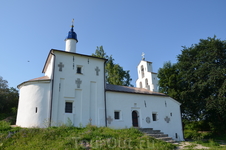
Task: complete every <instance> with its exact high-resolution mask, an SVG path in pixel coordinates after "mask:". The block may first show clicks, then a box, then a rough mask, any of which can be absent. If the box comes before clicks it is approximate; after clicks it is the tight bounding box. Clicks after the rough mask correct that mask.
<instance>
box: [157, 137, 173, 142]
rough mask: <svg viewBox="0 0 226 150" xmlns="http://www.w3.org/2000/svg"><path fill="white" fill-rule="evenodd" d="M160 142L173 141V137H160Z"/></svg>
mask: <svg viewBox="0 0 226 150" xmlns="http://www.w3.org/2000/svg"><path fill="white" fill-rule="evenodd" d="M156 139H158V140H163V141H170V140H173V139H172V138H171V137H159V138H156Z"/></svg>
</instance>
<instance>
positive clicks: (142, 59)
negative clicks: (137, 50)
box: [141, 52, 145, 60]
mask: <svg viewBox="0 0 226 150" xmlns="http://www.w3.org/2000/svg"><path fill="white" fill-rule="evenodd" d="M144 55H145V53H144V52H142V55H141V56H142V60H145V58H144Z"/></svg>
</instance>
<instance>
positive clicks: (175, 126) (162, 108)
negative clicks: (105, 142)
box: [107, 91, 184, 141]
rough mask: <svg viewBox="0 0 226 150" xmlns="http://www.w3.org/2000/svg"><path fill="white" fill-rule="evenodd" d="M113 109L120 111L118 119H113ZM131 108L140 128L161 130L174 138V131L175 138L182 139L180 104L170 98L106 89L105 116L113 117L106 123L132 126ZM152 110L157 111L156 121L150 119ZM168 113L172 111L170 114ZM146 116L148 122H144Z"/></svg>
mask: <svg viewBox="0 0 226 150" xmlns="http://www.w3.org/2000/svg"><path fill="white" fill-rule="evenodd" d="M145 103H146V106H145ZM115 110H116V111H120V112H121V119H120V120H115V119H114V111H115ZM133 110H136V111H137V112H138V116H139V118H138V122H139V127H140V128H153V129H154V130H161V131H162V132H164V133H165V134H168V135H169V136H170V137H172V138H174V139H175V133H177V134H178V138H177V139H175V140H180V141H181V140H184V138H183V132H182V124H181V117H180V104H179V103H178V102H176V101H175V100H173V99H172V98H170V97H164V96H152V95H142V94H130V93H120V92H111V91H107V116H108V117H109V116H111V118H113V121H112V122H111V124H109V123H108V126H109V127H112V128H126V127H127V128H129V127H132V111H133ZM153 112H154V113H157V121H153V120H152V113H153ZM170 113H172V116H171V115H170ZM166 116H168V117H169V118H170V122H169V123H167V122H166V121H165V120H164V118H166ZM146 117H150V118H151V122H150V123H147V122H146Z"/></svg>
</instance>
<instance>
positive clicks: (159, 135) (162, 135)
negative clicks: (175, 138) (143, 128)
mask: <svg viewBox="0 0 226 150" xmlns="http://www.w3.org/2000/svg"><path fill="white" fill-rule="evenodd" d="M147 135H149V136H152V137H154V138H159V137H168V134H147Z"/></svg>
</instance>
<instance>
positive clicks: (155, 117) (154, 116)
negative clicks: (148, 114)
mask: <svg viewBox="0 0 226 150" xmlns="http://www.w3.org/2000/svg"><path fill="white" fill-rule="evenodd" d="M152 120H153V121H157V114H156V113H152Z"/></svg>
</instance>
